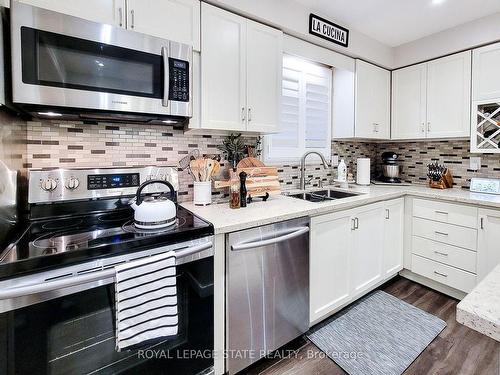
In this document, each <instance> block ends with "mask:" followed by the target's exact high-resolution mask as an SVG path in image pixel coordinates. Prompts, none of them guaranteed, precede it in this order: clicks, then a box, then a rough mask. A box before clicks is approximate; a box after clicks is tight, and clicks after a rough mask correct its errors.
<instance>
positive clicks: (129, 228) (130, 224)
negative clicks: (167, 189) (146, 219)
mask: <svg viewBox="0 0 500 375" xmlns="http://www.w3.org/2000/svg"><path fill="white" fill-rule="evenodd" d="M184 224H186V219H185V218H183V217H178V218H177V219H176V223H175V224H174V225H170V226H168V227H165V228H159V229H140V228H137V227H136V226H135V225H134V220H133V219H132V220H129V221H127V222H126V223H125V224H123V226H122V229H123V230H124V231H125V232H129V233H136V234H158V233H165V232H170V231H172V230H176V229H179V228H182V226H183V225H184Z"/></svg>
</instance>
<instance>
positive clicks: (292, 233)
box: [231, 227, 309, 251]
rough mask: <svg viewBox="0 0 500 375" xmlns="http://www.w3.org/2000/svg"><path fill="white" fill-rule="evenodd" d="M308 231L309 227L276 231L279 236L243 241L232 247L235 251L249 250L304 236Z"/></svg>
mask: <svg viewBox="0 0 500 375" xmlns="http://www.w3.org/2000/svg"><path fill="white" fill-rule="evenodd" d="M307 232H309V227H298V228H290V229H286V230H283V231H278V232H276V233H275V234H277V235H278V237H274V238H269V239H267V240H261V241H249V242H241V243H239V244H235V245H232V246H231V249H232V250H233V251H238V250H248V249H254V248H256V247H262V246H267V245H272V244H275V243H278V242H283V241H287V240H290V239H292V238H295V237H299V236H302V235H303V234H305V233H307Z"/></svg>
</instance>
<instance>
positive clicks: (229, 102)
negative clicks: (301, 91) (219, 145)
mask: <svg viewBox="0 0 500 375" xmlns="http://www.w3.org/2000/svg"><path fill="white" fill-rule="evenodd" d="M201 13H202V17H201V19H202V22H201V30H202V33H201V44H202V46H203V51H202V54H201V122H202V127H203V128H207V129H222V130H239V131H244V130H246V116H247V109H246V82H245V81H246V66H245V65H246V24H247V23H246V19H245V18H243V17H240V16H237V15H235V14H233V13H229V12H226V11H224V10H222V9H219V8H216V7H214V6H211V5H208V4H205V3H203V4H202V6H201ZM262 94H263V95H264V93H262Z"/></svg>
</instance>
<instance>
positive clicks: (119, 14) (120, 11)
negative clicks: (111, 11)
mask: <svg viewBox="0 0 500 375" xmlns="http://www.w3.org/2000/svg"><path fill="white" fill-rule="evenodd" d="M118 18H119V19H120V20H119V21H118V22H119V23H118V24H119V25H120V27H122V26H123V9H122V7H119V8H118Z"/></svg>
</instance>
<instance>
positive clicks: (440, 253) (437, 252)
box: [434, 251, 448, 257]
mask: <svg viewBox="0 0 500 375" xmlns="http://www.w3.org/2000/svg"><path fill="white" fill-rule="evenodd" d="M434 253H435V254H437V255H442V256H444V257H447V256H448V254H447V253H442V252H440V251H434Z"/></svg>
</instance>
